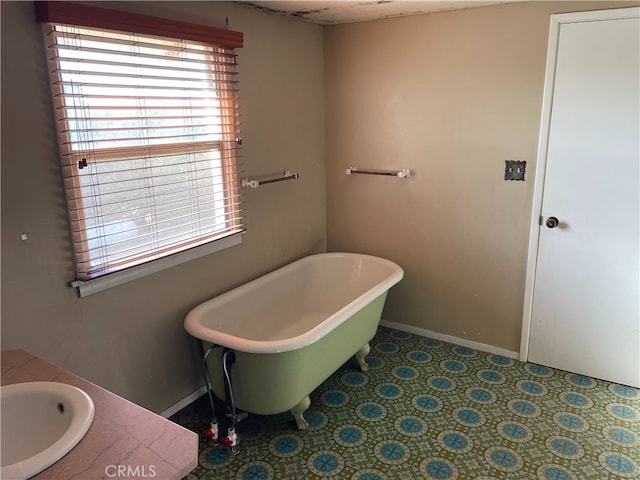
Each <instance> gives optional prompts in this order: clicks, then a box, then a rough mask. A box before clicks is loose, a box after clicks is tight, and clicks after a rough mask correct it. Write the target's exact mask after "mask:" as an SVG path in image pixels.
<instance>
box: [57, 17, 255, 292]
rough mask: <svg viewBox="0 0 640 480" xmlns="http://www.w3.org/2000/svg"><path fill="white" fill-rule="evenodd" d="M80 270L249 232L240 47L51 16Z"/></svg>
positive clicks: (121, 265)
mask: <svg viewBox="0 0 640 480" xmlns="http://www.w3.org/2000/svg"><path fill="white" fill-rule="evenodd" d="M45 38H46V46H47V57H48V60H49V67H50V68H49V70H50V74H51V85H52V94H53V101H54V110H55V114H56V120H57V126H58V137H59V143H60V153H61V158H62V169H63V177H64V187H65V191H66V197H67V204H68V210H69V218H70V226H71V235H72V242H73V248H74V251H75V261H76V265H77V275H78V280H83V281H86V280H90V279H93V278H96V277H99V276H102V275H105V274H109V273H112V272H116V271H120V270H122V269H125V268H128V267H132V266H136V265H140V264H142V263H145V262H149V261H152V260H155V259H158V258H162V257H165V256H168V255H171V254H174V253H177V252H181V251H184V250H186V249H190V248H193V247H197V246H199V245H202V244H205V243H208V242H213V241H216V240H219V239H222V238H225V237H228V236H230V235H235V234H238V233H241V232H242V231H243V226H242V222H241V205H240V197H239V191H238V182H237V167H238V152H239V143H240V142H239V140H237V137H238V135H239V121H238V120H239V118H238V108H237V92H238V88H237V80H236V55H235V53H234V50H233V48H224V47H220V46H216V45H212V44H208V43H205V42H199V41H193V40H178V39H173V38H163V37H158V36H155V35H143V34H138V33H133V32H118V31H113V30H104V29H99V28H90V27H84V26H74V25H65V24H59V23H49V24H47V25H46V26H45Z"/></svg>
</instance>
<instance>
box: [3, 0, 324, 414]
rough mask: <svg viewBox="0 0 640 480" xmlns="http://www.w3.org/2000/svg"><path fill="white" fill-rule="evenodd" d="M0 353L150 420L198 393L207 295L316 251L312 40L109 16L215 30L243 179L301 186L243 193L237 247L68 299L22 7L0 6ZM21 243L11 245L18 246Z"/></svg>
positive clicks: (34, 57)
mask: <svg viewBox="0 0 640 480" xmlns="http://www.w3.org/2000/svg"><path fill="white" fill-rule="evenodd" d="M1 7H2V348H3V349H7V348H22V349H25V350H28V351H29V352H31V353H33V354H36V355H39V356H41V357H43V358H45V359H47V360H49V361H51V362H53V363H56V364H58V365H61V366H63V367H65V368H68V369H70V370H72V371H73V372H75V373H77V374H79V375H81V376H84V377H85V378H87V379H89V380H91V381H93V382H95V383H97V384H99V385H101V386H104V387H106V388H108V389H110V390H112V391H114V392H116V393H118V394H120V395H123V396H124V397H126V398H128V399H130V400H132V401H134V402H136V403H139V404H141V405H143V406H146V407H148V408H151V409H153V410H155V411H161V410H163V409H165V408H167V407H169V406H170V405H172V404H173V403H175V402H177V401H178V400H180V399H182V398H183V397H185V396H186V395H188V394H189V393H191V392H192V391H193V390H195V389H196V388H198V387H199V386H200V385H201V383H202V381H201V377H200V371H199V364H198V362H199V358H198V355H199V354H198V349H197V346H196V342H195V341H194V340H193V339H191V338H190V337H189V336H188V335H187V334H186V333H185V332H184V330H183V327H182V321H183V318H184V316H185V314H186V313H187V312H188V311H189V310H190V309H191V308H192V307H193V306H195V305H197V304H198V303H200V302H201V301H203V300H204V299H207V298H210V297H212V296H213V295H215V294H217V293H219V292H222V291H224V290H227V289H229V288H231V287H233V286H236V285H239V284H241V283H243V282H245V281H246V280H248V279H251V278H254V277H256V276H258V275H260V274H261V273H264V272H266V271H269V270H272V269H274V268H275V267H277V266H279V265H282V264H285V263H288V262H290V261H291V260H293V259H296V258H299V257H301V256H304V255H307V254H311V253H318V252H323V251H325V250H326V222H325V179H324V177H325V173H324V172H325V169H324V117H323V115H324V114H323V108H324V107H323V58H322V48H323V45H322V28H321V27H319V26H317V25H311V24H307V23H304V22H302V21H301V20H298V19H287V18H284V17H280V16H273V15H266V14H264V13H260V12H257V11H255V10H253V9H250V8H248V7H244V6H240V5H233V4H229V3H222V2H175V3H174V2H141V3H130V2H118V3H114V4H113V5H111V7H112V8H121V9H124V8H126V9H129V10H133V11H138V12H142V13H147V14H150V15H156V16H165V17H170V18H176V19H181V20H185V21H191V22H198V23H205V24H211V25H214V26H224V22H225V17H226V16H228V17H229V24H230V28H232V29H235V30H240V31H243V32H244V35H245V37H244V38H245V42H244V43H245V48H244V49H242V50H241V51H240V57H239V62H240V72H241V74H240V81H241V92H240V97H241V100H240V104H241V114H242V119H243V139H244V157H243V161H244V167H243V168H244V174H245V175H247V176H252V175H261V174H265V173H274V172H279V171H281V170H283V169H284V168H289V169H291V170H292V171H296V172H299V173H300V175H301V178H300V180H298V181H297V182H286V183H281V184H276V185H269V186H266V187H264V188H261V189H256V190H251V191H248V192H246V197H245V200H246V205H245V207H246V224H247V227H248V232H247V234H246V235H245V237H244V239H243V243H242V244H241V245H240V246H237V247H233V248H231V249H228V250H225V251H223V252H219V253H216V254H213V255H210V256H208V257H206V258H202V259H200V260H196V261H193V262H190V263H188V264H183V265H182V266H179V267H175V268H172V269H170V270H167V271H164V272H160V273H156V274H154V275H151V276H149V277H146V278H144V279H141V280H137V281H134V282H131V283H128V284H126V285H123V286H119V287H116V288H113V289H110V290H108V291H105V292H102V293H98V294H96V295H93V296H90V297H87V298H84V299H79V298H78V297H77V295H76V293H75V291H74V290H73V289H71V288H69V287H68V286H67V283H68V282H69V280H72V279H73V278H74V273H73V263H72V262H73V260H72V257H71V253H70V243H69V239H68V237H69V234H68V228H67V219H66V211H65V206H64V193H63V190H62V186H61V180H60V168H59V163H58V158H57V150H56V137H55V130H54V125H53V117H52V112H51V100H50V98H49V87H48V83H47V82H48V78H47V75H46V71H45V63H44V54H43V46H42V45H43V42H42V38H41V34H40V29H39V26H38V25H36V23H35V22H34V15H33V3H32V2H19V3H13V2H2V5H1ZM21 232H28V234H29V240H28V241H27V242H22V241H21V240H20V233H21Z"/></svg>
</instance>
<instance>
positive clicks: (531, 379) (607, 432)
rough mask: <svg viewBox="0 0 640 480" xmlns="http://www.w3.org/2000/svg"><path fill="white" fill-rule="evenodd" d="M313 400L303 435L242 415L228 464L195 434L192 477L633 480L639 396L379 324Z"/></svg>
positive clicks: (193, 416) (196, 410)
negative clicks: (363, 368) (360, 361)
mask: <svg viewBox="0 0 640 480" xmlns="http://www.w3.org/2000/svg"><path fill="white" fill-rule="evenodd" d="M371 347H372V348H371V354H370V355H369V356H368V357H367V363H368V364H369V367H370V368H369V371H368V372H360V370H359V368H358V367H357V363H356V362H355V360H351V361H349V362H347V363H346V364H345V365H343V366H342V367H341V368H340V369H339V370H338V371H337V372H335V373H334V374H333V375H332V376H331V377H330V378H329V379H327V381H325V382H324V383H323V384H322V385H321V386H320V387H318V389H317V390H316V391H315V392H314V393H313V394H312V395H311V406H310V408H309V410H307V412H306V413H305V417H306V419H307V421H308V422H309V429H308V430H306V431H299V430H297V429H296V427H295V422H294V421H293V417H292V416H291V415H290V414H289V413H284V414H281V415H273V416H266V417H262V416H258V415H249V416H248V418H247V419H245V420H243V421H242V422H241V423H240V424H239V426H238V435H239V438H240V439H241V443H240V453H239V454H238V455H235V456H232V455H230V454H229V452H228V451H227V449H226V448H225V447H223V446H219V445H217V444H216V443H215V442H212V441H211V440H209V439H208V438H207V437H206V436H204V435H203V434H202V432H203V431H204V430H205V429H206V428H208V425H209V422H210V420H211V412H210V407H209V403H208V398H207V396H206V395H205V396H203V397H202V398H200V399H198V400H197V401H196V402H194V403H193V404H191V405H189V406H187V407H186V408H184V409H182V410H181V411H179V412H178V413H176V414H175V415H174V416H173V417H171V420H173V421H174V422H176V423H178V424H180V425H183V426H184V427H186V428H189V429H191V430H193V431H195V432H197V433H199V434H200V454H199V465H198V467H197V468H196V469H195V470H194V471H193V472H191V474H190V475H189V476H188V477H187V478H188V480H209V479H216V480H223V479H234V480H235V479H237V480H270V479H276V480H284V479H324V478H326V479H345V480H378V479H392V480H395V479H407V480H411V479H437V480H454V479H465V480H466V479H469V480H473V479H475V480H489V479H509V480H511V479H514V480H518V479H528V480H529V479H531V480H574V479H575V480H588V479H594V480H605V479H606V480H609V479H640V390H637V389H635V388H631V387H627V386H623V385H616V384H612V383H608V382H604V381H602V380H597V379H593V378H589V377H585V376H582V375H577V374H572V373H567V372H563V371H560V370H555V369H552V368H548V367H544V366H542V365H535V364H530V363H522V362H519V361H517V360H513V359H509V358H505V357H501V356H499V355H494V354H489V353H485V352H480V351H477V350H474V349H471V348H467V347H462V346H456V345H451V344H448V343H445V342H441V341H438V340H433V339H429V338H424V337H419V336H417V335H412V334H409V333H406V332H400V331H397V330H390V329H388V328H384V327H381V328H380V329H379V330H378V333H377V335H376V337H375V338H374V339H373V340H372V342H371Z"/></svg>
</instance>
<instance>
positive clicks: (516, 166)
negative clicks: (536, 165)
mask: <svg viewBox="0 0 640 480" xmlns="http://www.w3.org/2000/svg"><path fill="white" fill-rule="evenodd" d="M504 163H505V168H504V179H505V180H519V181H524V171H525V169H526V168H527V162H525V161H520V160H505V161H504Z"/></svg>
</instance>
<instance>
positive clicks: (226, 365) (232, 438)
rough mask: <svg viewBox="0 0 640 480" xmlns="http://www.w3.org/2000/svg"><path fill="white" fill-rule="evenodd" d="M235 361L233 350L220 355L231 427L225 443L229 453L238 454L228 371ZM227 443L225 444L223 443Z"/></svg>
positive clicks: (235, 414) (234, 413) (233, 405)
mask: <svg viewBox="0 0 640 480" xmlns="http://www.w3.org/2000/svg"><path fill="white" fill-rule="evenodd" d="M235 361H236V354H235V352H234V351H233V350H230V349H227V348H225V349H224V351H223V353H222V369H223V370H224V387H225V398H226V400H227V402H226V403H227V415H228V416H229V418H230V419H231V425H230V426H229V429H228V430H227V441H228V445H229V446H230V447H231V453H233V454H235V453H238V447H237V445H238V437H237V435H236V425H237V423H238V415H237V413H236V403H235V400H234V398H233V387H232V385H231V375H230V374H229V369H230V367H231V365H233V364H234V362H235ZM225 443H227V442H225Z"/></svg>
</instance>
